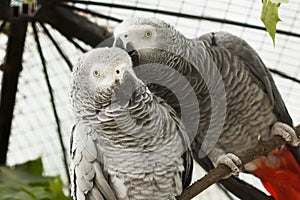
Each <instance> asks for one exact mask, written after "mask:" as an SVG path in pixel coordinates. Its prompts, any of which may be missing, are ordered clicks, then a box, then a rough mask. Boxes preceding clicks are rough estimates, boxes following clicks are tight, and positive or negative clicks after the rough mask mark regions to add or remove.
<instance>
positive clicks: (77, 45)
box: [62, 34, 87, 53]
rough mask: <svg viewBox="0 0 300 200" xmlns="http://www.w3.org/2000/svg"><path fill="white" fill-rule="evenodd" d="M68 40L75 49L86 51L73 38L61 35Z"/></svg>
mask: <svg viewBox="0 0 300 200" xmlns="http://www.w3.org/2000/svg"><path fill="white" fill-rule="evenodd" d="M62 35H63V34H62ZM63 36H64V37H65V38H66V39H67V40H68V41H69V42H71V43H72V44H73V45H74V46H75V47H76V48H77V49H79V50H80V51H81V52H82V53H85V52H87V50H86V49H84V48H83V47H82V46H80V44H78V43H77V42H75V40H73V39H72V38H71V37H69V36H67V35H63Z"/></svg>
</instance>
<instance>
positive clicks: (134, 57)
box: [113, 37, 139, 67]
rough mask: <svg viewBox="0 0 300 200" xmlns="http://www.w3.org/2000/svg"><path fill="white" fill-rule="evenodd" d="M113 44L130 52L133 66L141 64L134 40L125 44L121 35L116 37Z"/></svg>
mask: <svg viewBox="0 0 300 200" xmlns="http://www.w3.org/2000/svg"><path fill="white" fill-rule="evenodd" d="M113 46H114V47H118V48H120V49H124V50H125V51H127V52H128V54H129V56H130V57H131V61H132V64H133V67H135V66H138V65H139V54H138V51H137V50H136V49H135V48H134V45H133V44H132V42H128V43H126V45H125V44H124V42H123V41H122V39H121V38H120V37H115V40H114V44H113Z"/></svg>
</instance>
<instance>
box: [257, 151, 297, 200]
mask: <svg viewBox="0 0 300 200" xmlns="http://www.w3.org/2000/svg"><path fill="white" fill-rule="evenodd" d="M256 167H257V168H256V170H254V171H251V173H252V174H254V175H255V176H257V177H259V178H260V179H261V181H262V183H263V185H264V186H265V188H266V189H267V190H268V191H269V193H270V194H271V195H272V196H273V197H274V198H275V199H276V200H300V166H299V165H298V163H297V161H296V160H295V158H294V156H293V155H292V153H291V151H290V149H289V147H288V146H285V147H284V148H283V149H281V150H274V151H272V153H270V154H269V155H268V157H264V158H263V159H260V161H259V162H258V163H257V165H256Z"/></svg>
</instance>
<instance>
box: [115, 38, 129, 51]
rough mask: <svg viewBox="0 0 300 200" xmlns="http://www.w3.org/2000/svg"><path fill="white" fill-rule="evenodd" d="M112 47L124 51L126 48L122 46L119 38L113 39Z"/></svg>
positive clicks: (122, 43)
mask: <svg viewBox="0 0 300 200" xmlns="http://www.w3.org/2000/svg"><path fill="white" fill-rule="evenodd" d="M113 46H114V47H118V48H120V49H124V50H126V48H125V46H124V42H123V41H122V39H121V38H120V37H117V38H115V39H114V43H113Z"/></svg>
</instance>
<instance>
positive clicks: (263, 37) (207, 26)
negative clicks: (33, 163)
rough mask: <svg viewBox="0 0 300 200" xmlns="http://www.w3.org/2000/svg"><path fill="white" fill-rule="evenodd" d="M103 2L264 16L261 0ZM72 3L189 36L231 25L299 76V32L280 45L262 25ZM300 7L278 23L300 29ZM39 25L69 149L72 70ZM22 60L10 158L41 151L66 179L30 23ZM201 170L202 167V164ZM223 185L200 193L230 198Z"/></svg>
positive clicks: (288, 9)
mask: <svg viewBox="0 0 300 200" xmlns="http://www.w3.org/2000/svg"><path fill="white" fill-rule="evenodd" d="M101 2H104V3H114V4H122V5H129V6H134V7H142V8H151V9H155V10H168V11H174V12H178V13H186V14H193V15H197V16H209V17H215V18H220V19H224V20H234V21H238V22H243V23H248V24H253V25H259V26H263V24H262V22H261V21H260V19H259V17H260V11H261V2H260V1H257V0H240V1H232V0H215V1H209V0H203V1H193V0H176V1H172V3H170V1H169V0H153V1H151V2H150V1H148V0H126V1H125V0H102V1H101ZM73 5H74V6H76V7H79V8H84V9H89V10H92V11H95V12H98V13H101V14H103V15H106V16H111V17H115V18H119V19H125V18H128V17H132V16H143V17H157V18H161V19H163V20H165V21H166V22H168V23H170V24H172V25H174V26H175V27H176V29H178V30H179V31H181V32H182V33H183V34H184V35H186V36H187V37H190V38H192V37H196V36H200V35H201V34H204V33H207V32H210V31H228V32H231V33H233V34H235V35H237V36H240V37H242V38H243V39H245V40H246V41H247V42H248V43H249V44H250V45H251V46H252V47H253V48H254V49H255V50H256V51H257V52H258V53H259V55H260V56H261V57H262V59H263V60H264V62H265V64H266V65H267V66H268V67H270V68H273V69H278V70H280V71H283V72H285V73H286V74H288V75H291V76H293V77H297V78H300V66H299V65H300V58H299V56H298V53H297V50H298V47H299V46H300V38H297V37H292V36H287V35H281V34H278V35H277V36H276V46H275V47H274V46H273V44H272V41H271V39H270V37H269V36H268V35H267V33H266V32H264V31H261V30H256V29H250V28H245V27H240V26H234V25H229V24H225V23H216V22H212V21H206V20H195V19H188V18H184V17H177V16H168V15H163V14H158V13H155V12H144V11H137V10H132V9H131V10H129V9H120V8H114V7H113V6H106V7H105V6H91V5H88V6H87V5H82V4H77V3H75V4H73ZM299 13H300V3H299V2H297V1H295V0H291V1H290V2H289V4H282V6H281V9H280V16H281V18H282V20H283V22H280V23H279V24H278V28H279V29H282V30H285V31H291V32H295V33H299V32H300V20H299V18H300V16H299ZM81 15H86V16H88V17H89V18H90V19H91V21H93V22H95V23H98V24H99V25H103V26H108V28H109V29H110V30H113V28H114V27H115V26H116V25H117V24H118V23H116V22H114V21H112V20H106V19H103V18H102V19H100V18H97V17H93V16H92V15H90V14H84V13H82V12H81ZM46 27H47V29H48V30H49V31H50V33H51V35H52V36H53V37H54V38H55V40H56V42H57V43H58V45H59V47H60V48H61V49H62V50H63V51H64V53H65V54H66V55H67V57H69V59H70V61H71V62H72V63H73V64H75V62H76V60H77V57H78V56H79V55H81V54H82V53H81V51H80V50H78V49H77V48H76V47H74V45H73V44H71V43H70V42H69V41H68V40H67V39H66V38H65V37H63V36H62V35H61V34H60V33H59V32H57V31H56V30H54V29H52V28H51V27H50V26H48V25H47V26H46ZM37 28H38V31H39V37H40V41H41V46H42V49H43V52H44V54H45V58H46V61H47V69H48V73H49V77H50V82H51V84H52V87H53V92H54V97H55V104H56V107H57V111H58V114H59V118H60V121H61V127H62V133H63V139H64V144H65V146H66V147H67V149H69V136H70V130H71V128H72V125H73V123H74V118H73V115H72V112H71V110H70V107H69V106H68V105H69V101H68V84H69V77H70V70H69V67H68V65H67V64H66V63H65V62H64V60H63V59H62V58H61V56H60V55H59V53H58V52H57V50H56V49H55V47H54V46H53V44H52V43H51V41H50V40H49V38H48V37H47V36H46V35H45V34H43V32H42V29H41V27H39V26H38V27H37ZM75 41H76V42H77V43H79V44H80V45H81V46H82V47H83V48H85V49H90V47H89V46H87V45H85V44H84V43H82V42H80V41H78V40H75ZM6 42H7V37H6V36H5V35H4V34H0V59H2V58H3V57H4V55H5V48H6ZM23 61H24V62H23V71H22V73H21V76H20V80H19V87H18V94H17V101H16V107H15V112H14V119H13V126H12V135H11V138H10V145H9V152H8V160H7V164H9V165H14V164H16V163H21V162H24V161H27V160H29V159H34V158H36V157H38V156H42V158H43V164H44V168H45V174H47V175H57V174H61V175H62V177H63V180H64V181H65V182H66V181H67V178H66V174H65V169H64V165H63V159H62V158H63V155H62V150H61V147H60V144H59V139H58V135H57V130H56V124H55V119H54V116H53V112H52V110H51V105H50V96H49V93H48V89H47V86H46V82H45V77H44V74H43V69H42V65H41V61H40V59H39V55H38V52H37V49H36V44H35V42H34V38H33V32H32V29H31V27H30V26H29V28H28V32H27V39H26V44H25V51H24V57H23ZM1 76H2V72H0V83H1ZM274 78H275V82H276V84H277V86H278V88H279V91H280V92H281V94H282V96H283V99H284V100H285V102H286V105H287V108H288V110H289V111H290V114H291V116H292V118H293V120H294V122H295V124H299V123H300V114H299V113H300V107H299V102H298V99H299V98H300V86H299V84H296V83H294V82H292V81H290V80H286V79H283V78H281V77H279V76H276V75H275V76H274ZM0 92H1V91H0ZM197 170H198V171H199V169H197ZM246 179H247V180H250V179H251V180H252V179H254V178H249V177H246ZM252 182H255V184H256V185H257V184H260V183H259V181H258V180H252ZM218 190H219V189H218V188H217V187H215V188H212V189H209V190H207V191H206V192H205V193H204V194H201V195H200V196H202V197H203V198H205V199H216V198H219V199H226V197H225V196H224V197H223V196H220V195H223V194H222V193H220V192H218ZM216 191H217V192H216Z"/></svg>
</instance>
